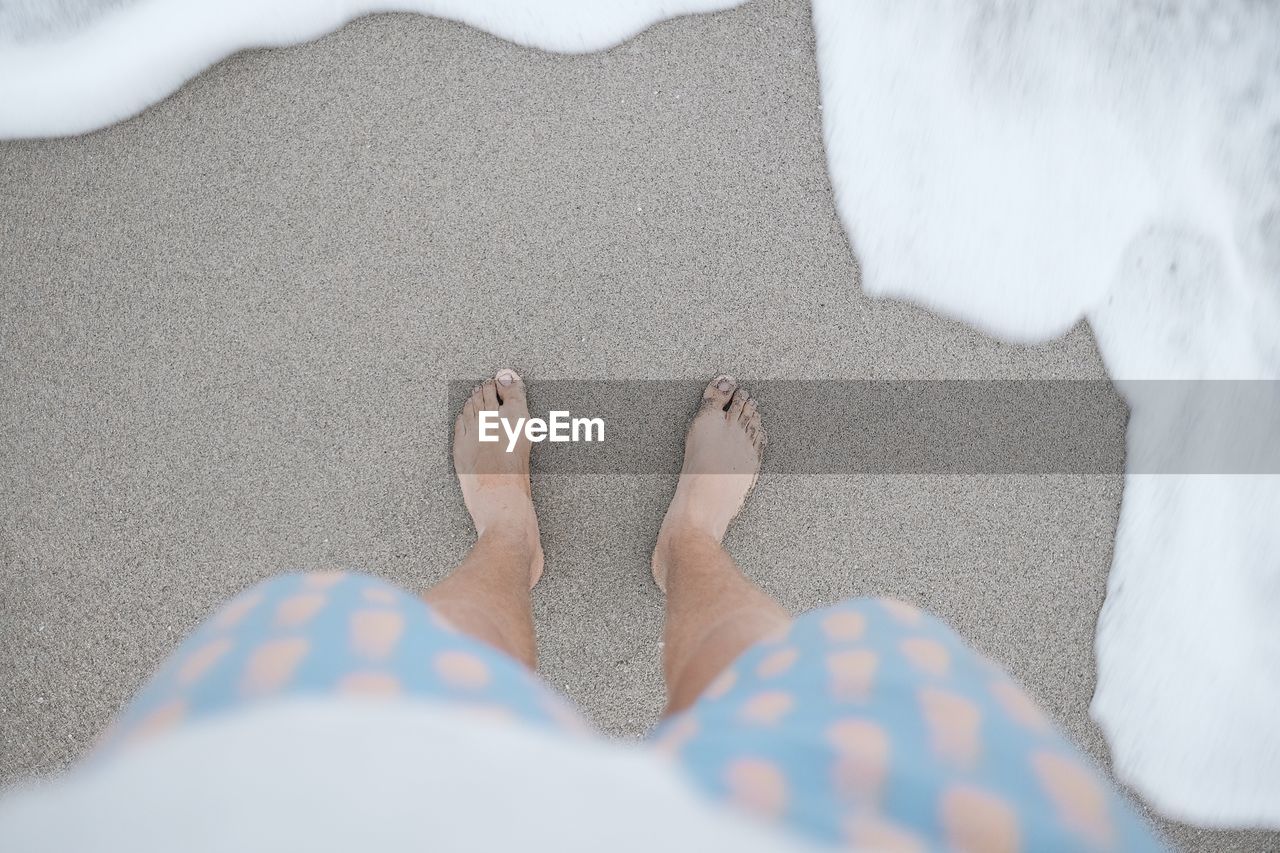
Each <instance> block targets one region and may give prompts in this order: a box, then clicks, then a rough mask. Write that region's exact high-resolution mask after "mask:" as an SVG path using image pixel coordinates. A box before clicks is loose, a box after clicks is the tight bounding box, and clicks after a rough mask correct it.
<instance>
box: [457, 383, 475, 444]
mask: <svg viewBox="0 0 1280 853" xmlns="http://www.w3.org/2000/svg"><path fill="white" fill-rule="evenodd" d="M479 404H480V386H478V385H477V386H476V387H475V388H472V389H471V396H470V397H468V398H467V401H466V402H465V403H463V404H462V413H461V414H459V415H458V420H457V422H456V423H455V424H454V425H453V426H454V431H455V432H458V433H466V432H468V431H469V430H470V428H471V424H473V423H475V422H476V417H477V415H476V411H477V407H478V406H479Z"/></svg>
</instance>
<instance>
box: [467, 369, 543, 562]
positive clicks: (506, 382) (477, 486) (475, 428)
mask: <svg viewBox="0 0 1280 853" xmlns="http://www.w3.org/2000/svg"><path fill="white" fill-rule="evenodd" d="M483 411H489V412H497V413H498V414H499V416H500V417H502V418H504V419H506V420H507V422H508V423H510V424H511V426H512V428H514V427H515V424H516V420H517V419H518V418H528V417H529V406H528V404H527V402H526V401H525V387H524V380H522V379H521V378H520V376H519V375H518V374H517V373H516V372H515V371H514V370H511V369H509V368H504V369H503V370H499V371H498V373H497V375H496V376H495V377H494V378H493V379H486V380H485V382H484V384H483V385H480V386H478V387H477V388H476V389H475V390H474V391H472V392H471V396H470V397H469V398H468V399H467V402H466V404H465V405H463V407H462V413H461V414H460V415H458V420H457V421H456V422H455V423H454V425H453V467H454V469H455V470H456V471H457V472H458V482H459V483H460V484H461V485H462V500H463V501H464V502H465V503H466V505H467V511H468V512H470V513H471V520H472V521H473V522H475V525H476V534H477V536H484V535H486V534H488V535H492V536H502V537H510V538H511V539H512V540H513V541H514V542H515V543H516V544H517V545H519V546H520V547H523V548H527V549H528V551H529V586H530V587H532V586H533V585H534V584H536V583H537V582H538V578H540V577H542V545H541V543H540V542H539V540H538V517H537V515H535V514H534V511H533V499H532V496H531V495H532V492H531V491H530V487H529V440H528V439H527V438H525V437H524V434H523V431H522V432H521V434H520V438H519V440H518V441H517V442H516V446H515V447H514V448H513V449H512V450H511V452H510V453H508V452H507V437H506V434H505V432H503V430H502V427H501V426H499V427H498V434H499V436H500V438H501V440H500V441H493V442H482V441H480V413H481V412H483Z"/></svg>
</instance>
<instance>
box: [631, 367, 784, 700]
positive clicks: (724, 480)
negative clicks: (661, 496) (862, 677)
mask: <svg viewBox="0 0 1280 853" xmlns="http://www.w3.org/2000/svg"><path fill="white" fill-rule="evenodd" d="M763 445H764V432H763V429H762V428H761V425H760V415H759V412H757V410H756V404H755V401H753V400H751V399H750V395H749V394H748V393H747V392H746V390H745V389H742V388H739V387H738V386H737V384H736V383H735V382H734V380H733V379H732V378H730V377H727V376H719V377H717V378H715V379H713V380H712V381H711V384H710V385H708V386H707V388H706V391H704V392H703V397H702V407H701V409H699V411H698V414H697V416H696V417H695V418H694V420H693V424H692V425H691V426H690V427H689V435H688V437H687V438H686V439H685V450H684V467H683V469H682V470H681V474H680V483H679V485H678V486H676V494H675V497H674V498H672V500H671V507H670V508H669V509H668V510H667V515H666V518H665V519H664V520H663V522H662V530H661V531H660V532H659V534H658V545H657V547H656V548H655V549H654V552H653V578H654V580H655V581H656V582H657V584H658V586H659V587H661V588H662V589H663V590H665V591H666V593H667V617H666V628H665V630H664V640H665V645H664V647H663V661H662V665H663V672H664V674H665V676H666V681H667V710H666V713H667V714H673V713H675V712H677V711H681V710H683V709H685V708H687V707H688V706H689V705H690V704H692V703H693V701H694V700H695V699H696V698H698V695H699V694H700V693H702V691H703V690H704V689H705V688H706V687H707V685H708V684H710V683H711V681H712V680H713V679H714V678H715V677H716V675H717V674H719V673H720V672H721V671H722V670H723V669H724V668H725V667H726V666H728V665H729V663H731V662H732V661H733V659H734V658H736V657H737V656H738V655H739V654H741V653H742V651H744V650H745V649H746V648H747V647H748V646H750V645H751V644H752V643H755V642H756V641H757V640H760V639H761V638H763V637H765V636H766V635H768V634H770V633H772V632H774V631H777V630H780V629H782V628H784V627H786V625H787V624H789V622H790V620H791V617H790V616H789V615H788V614H787V612H786V611H785V610H783V609H782V607H781V606H780V605H779V604H778V603H777V602H776V601H774V600H773V599H772V598H770V597H769V596H767V595H765V593H764V592H763V591H761V590H760V589H759V588H758V587H757V586H756V585H755V584H753V583H752V582H751V581H749V580H747V578H746V577H744V576H743V574H742V572H741V570H740V569H739V568H738V566H737V565H736V564H735V563H734V562H733V558H732V557H730V556H729V554H728V552H727V551H725V550H724V548H723V547H722V546H721V544H720V543H721V542H722V541H723V540H724V534H725V531H726V530H727V529H728V527H729V523H730V522H731V521H733V518H734V516H736V515H737V514H738V510H740V509H741V508H742V504H743V502H744V501H745V500H746V497H747V493H748V492H750V491H751V487H752V486H753V485H754V484H755V479H756V475H757V474H758V473H759V470H760V451H761V448H762V447H763Z"/></svg>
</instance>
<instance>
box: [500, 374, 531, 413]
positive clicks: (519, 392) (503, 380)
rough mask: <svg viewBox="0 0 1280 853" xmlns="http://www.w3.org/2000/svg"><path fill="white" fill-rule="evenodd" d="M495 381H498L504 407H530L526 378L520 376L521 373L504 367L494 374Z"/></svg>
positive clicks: (525, 408)
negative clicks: (526, 391)
mask: <svg viewBox="0 0 1280 853" xmlns="http://www.w3.org/2000/svg"><path fill="white" fill-rule="evenodd" d="M493 381H494V382H495V383H496V390H497V394H498V399H499V401H500V402H501V403H502V405H503V406H504V407H506V406H515V407H516V408H517V409H522V410H527V409H528V401H527V399H526V397H525V387H524V380H523V379H521V378H520V374H519V373H516V372H515V371H514V370H512V369H511V368H509V367H504V368H502V369H501V370H499V371H498V372H497V373H496V374H494V377H493Z"/></svg>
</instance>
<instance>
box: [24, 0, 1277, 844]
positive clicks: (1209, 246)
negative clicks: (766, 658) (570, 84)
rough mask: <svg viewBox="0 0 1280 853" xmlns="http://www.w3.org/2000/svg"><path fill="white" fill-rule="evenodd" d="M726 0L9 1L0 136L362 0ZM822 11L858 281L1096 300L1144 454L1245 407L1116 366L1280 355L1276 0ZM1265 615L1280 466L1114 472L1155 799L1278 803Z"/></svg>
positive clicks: (1273, 615) (1102, 691) (540, 19)
mask: <svg viewBox="0 0 1280 853" xmlns="http://www.w3.org/2000/svg"><path fill="white" fill-rule="evenodd" d="M738 2H740V0H614V2H611V3H607V4H605V3H598V2H595V0H555V2H535V0H388V2H382V3H376V2H373V1H372V0H328V2H313V0H270V2H265V0H221V2H218V3H213V2H208V0H187V2H178V0H59V2H51V3H49V2H40V0H7V2H3V3H0V137H8V138H22V137H42V136H58V135H68V134H77V133H85V132H88V131H91V130H94V129H96V128H99V127H102V126H105V125H107V124H110V123H113V122H116V121H120V120H122V119H124V118H127V117H129V116H132V115H135V114H137V113H138V112H140V111H141V110H143V109H145V108H146V107H147V106H149V105H151V104H153V103H155V102H157V101H158V100H161V99H162V98H164V97H166V96H167V95H168V94H170V93H171V92H173V91H174V90H175V89H176V88H177V87H178V86H180V85H181V84H182V83H183V82H184V81H186V80H187V79H189V78H191V77H192V76H194V75H195V74H198V73H199V72H200V71H201V70H203V69H204V68H206V67H208V66H209V65H211V64H213V63H215V62H217V61H218V60H220V59H222V58H224V57H226V56H228V55H229V54H231V53H234V52H235V51H238V50H241V49H246V48H253V47H269V46H279V45H288V44H295V43H298V42H302V41H306V40H309V39H313V38H316V37H319V36H321V35H323V34H325V33H327V32H329V31H331V30H333V29H335V28H337V27H338V26H341V25H342V24H343V23H345V22H346V21H348V20H350V19H351V18H353V17H356V16H358V15H361V14H365V13H369V12H376V11H417V12H421V13H424V14H431V15H438V16H441V17H446V18H450V19H453V20H457V21H461V22H464V23H467V24H470V25H473V26H476V27H478V28H480V29H483V30H486V31H488V32H490V33H492V34H494V35H497V36H500V37H503V38H507V39H510V40H512V41H515V42H518V43H520V44H524V45H528V46H532V47H538V48H542V49H546V50H553V51H568V52H574V51H590V50H599V49H603V48H607V47H609V46H612V45H614V44H616V43H618V42H620V41H622V40H624V39H626V38H629V37H630V36H632V35H634V34H635V33H637V32H639V31H640V30H642V29H644V28H645V27H647V26H649V25H651V24H652V23H654V22H656V21H659V20H662V19H664V18H669V17H673V16H676V15H680V14H686V13H695V12H708V11H715V10H718V9H723V8H728V7H731V6H735V5H737V4H738ZM813 13H814V26H815V34H816V40H817V51H818V63H819V70H820V75H821V81H822V100H823V109H824V134H825V143H826V148H827V153H828V161H829V169H830V175H831V180H832V185H833V187H834V188H835V193H836V200H837V204H838V207H839V211H840V215H841V218H842V220H843V222H844V224H845V226H846V228H847V230H848V233H849V237H850V240H851V243H852V244H853V247H854V250H855V252H856V253H857V255H858V259H859V263H860V266H861V273H862V282H861V284H862V286H863V287H864V288H866V289H867V290H868V291H869V292H870V293H872V294H876V295H881V296H887V297H895V298H900V299H906V300H910V301H913V302H916V303H919V304H921V305H924V306H927V307H928V308H930V309H932V310H935V311H938V312H940V313H943V314H947V315H950V316H954V317H958V318H960V319H963V320H965V321H967V322H969V323H972V324H973V325H975V326H977V327H978V328H980V329H982V330H984V331H986V332H987V333H989V334H992V335H996V336H999V337H1002V338H1005V339H1009V340H1015V341H1022V342H1035V341H1042V340H1045V339H1048V338H1051V337H1053V336H1055V335H1058V334H1061V333H1062V332H1064V331H1066V330H1067V329H1068V328H1070V327H1071V326H1072V325H1074V324H1075V323H1076V322H1077V321H1078V320H1079V319H1080V318H1081V317H1086V318H1088V320H1089V322H1090V324H1091V326H1092V327H1093V329H1094V332H1095V335H1096V337H1097V340H1098V344H1099V347H1100V348H1101V351H1102V355H1103V358H1104V359H1105V361H1106V363H1107V366H1108V369H1109V371H1110V374H1111V376H1112V378H1113V379H1114V380H1115V381H1116V383H1117V387H1118V388H1119V389H1120V391H1121V393H1123V394H1125V395H1126V398H1127V400H1128V402H1129V404H1130V407H1131V410H1132V417H1131V420H1130V424H1129V432H1128V439H1127V442H1128V452H1129V454H1130V457H1131V458H1132V459H1135V460H1143V459H1147V458H1148V457H1149V456H1150V455H1151V454H1153V453H1156V452H1158V448H1160V447H1162V446H1165V445H1167V443H1168V436H1167V435H1166V434H1165V433H1166V432H1167V429H1168V425H1169V424H1170V423H1179V424H1180V425H1181V430H1182V431H1184V432H1185V438H1184V439H1183V441H1185V442H1188V443H1192V444H1194V443H1197V442H1201V443H1205V444H1206V445H1207V444H1211V443H1213V442H1221V441H1223V440H1224V436H1226V440H1230V431H1231V430H1232V429H1233V428H1234V426H1235V425H1233V423H1231V422H1230V420H1229V419H1226V420H1224V419H1223V418H1221V417H1216V418H1215V417H1209V416H1207V414H1206V413H1205V412H1202V411H1200V410H1198V409H1197V406H1196V402H1195V400H1193V399H1191V397H1190V396H1188V397H1187V398H1185V399H1182V398H1179V397H1178V396H1177V395H1176V394H1173V395H1171V394H1167V393H1165V394H1160V395H1152V394H1151V393H1149V390H1144V389H1150V388H1151V387H1152V386H1151V384H1150V383H1132V382H1127V380H1144V379H1192V380H1205V381H1212V380H1218V379H1280V3H1274V2H1267V0H1113V1H1112V2H1104V0H1064V2H1055V3H1044V2H1032V0H972V2H967V3H950V4H935V3H928V4H926V3H919V2H905V3H904V2H900V0H857V2H852V1H851V0H813ZM850 286H853V282H850ZM1186 387H1190V386H1186ZM1250 405H1251V406H1252V407H1253V408H1252V409H1250V411H1249V413H1248V418H1249V421H1250V424H1251V427H1252V428H1253V429H1255V430H1260V431H1261V432H1262V434H1263V435H1264V436H1265V435H1267V434H1271V435H1274V436H1276V441H1278V442H1280V400H1277V399H1275V395H1272V396H1271V397H1268V396H1267V394H1266V393H1264V394H1261V395H1256V396H1255V398H1254V399H1253V400H1252V401H1251V403H1250ZM1131 470H1135V471H1136V470H1142V471H1148V470H1151V468H1150V466H1147V467H1142V468H1138V467H1134V468H1132V469H1131ZM957 570H962V569H961V568H960V567H958V569H957ZM1060 592H1061V595H1063V596H1070V595H1071V594H1072V590H1070V589H1063V590H1061V591H1060ZM1278 613H1280V476H1276V475H1270V476H1267V475H1248V474H1238V473H1237V474H1230V475H1227V474H1221V475H1194V476H1192V475H1184V474H1149V473H1132V474H1130V475H1129V476H1128V477H1127V481H1126V489H1125V496H1124V502H1123V506H1122V510H1121V518H1120V526H1119V530H1118V533H1117V542H1116V550H1115V556H1114V562H1113V565H1112V571H1111V576H1110V581H1109V591H1108V597H1107V602H1106V604H1105V606H1104V609H1103V612H1102V614H1101V618H1100V620H1099V626H1098V635H1097V658H1098V685H1097V691H1096V694H1095V697H1094V702H1093V706H1092V712H1093V714H1094V716H1095V718H1096V719H1097V720H1098V722H1099V723H1100V725H1101V726H1102V729H1103V731H1104V732H1105V734H1106V736H1107V739H1108V742H1109V744H1110V747H1111V751H1112V756H1113V760H1114V763H1115V769H1116V771H1117V774H1118V775H1119V777H1120V778H1121V779H1122V780H1124V781H1125V782H1127V783H1129V784H1132V785H1133V786H1135V787H1136V788H1137V789H1138V790H1139V791H1140V792H1141V793H1142V794H1143V795H1144V796H1145V797H1146V798H1147V799H1148V800H1150V801H1151V802H1152V803H1153V804H1154V805H1155V806H1156V807H1157V808H1159V809H1160V810H1161V811H1163V812H1165V813H1166V814H1168V815H1170V816H1173V817H1177V818H1180V819H1183V820H1187V821H1193V822H1198V823H1203V824H1208V825H1219V826H1267V827H1273V828H1274V827H1280V726H1277V725H1276V724H1275V720H1276V719H1280V666H1277V663H1276V662H1277V661H1280V627H1277V626H1280V617H1277V614H1278Z"/></svg>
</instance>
